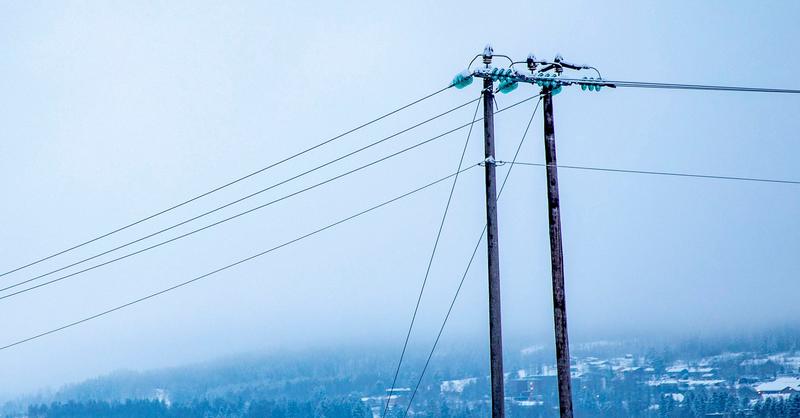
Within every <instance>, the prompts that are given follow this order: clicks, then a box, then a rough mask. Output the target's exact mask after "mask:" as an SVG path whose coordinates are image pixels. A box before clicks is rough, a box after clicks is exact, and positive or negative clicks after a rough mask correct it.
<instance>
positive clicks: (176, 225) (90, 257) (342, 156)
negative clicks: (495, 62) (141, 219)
mask: <svg viewBox="0 0 800 418" xmlns="http://www.w3.org/2000/svg"><path fill="white" fill-rule="evenodd" d="M474 102H475V100H470V101H468V102H466V103H463V104H461V105H458V106H456V107H453V108H451V109H448V110H447V111H445V112H442V113H440V114H438V115H435V116H433V117H431V118H428V119H426V120H424V121H422V122H419V123H417V124H415V125H412V126H410V127H408V128H405V129H402V130H400V131H398V132H395V133H393V134H391V135H389V136H386V137H383V138H381V139H379V140H377V141H374V142H372V143H369V144H367V145H365V146H363V147H361V148H358V149H356V150H355V151H351V152H348V153H346V154H343V155H340V156H339V157H337V158H334V159H333V160H329V161H327V162H325V163H323V164H320V165H317V166H315V167H313V168H311V169H308V170H306V171H303V172H301V173H300V174H297V175H294V176H292V177H289V178H287V179H285V180H282V181H279V182H277V183H274V184H272V185H270V186H267V187H265V188H263V189H260V190H257V191H255V192H253V193H250V194H248V195H246V196H244V197H241V198H239V199H236V200H234V201H232V202H228V203H226V204H224V205H221V206H217V207H216V208H214V209H211V210H209V211H206V212H203V213H201V214H199V215H197V216H194V217H191V218H189V219H186V220H184V221H181V222H178V223H176V224H173V225H171V226H168V227H166V228H163V229H160V230H158V231H156V232H153V233H151V234H148V235H145V236H143V237H141V238H138V239H135V240H133V241H129V242H127V243H125V244H122V245H119V246H117V247H114V248H111V249H110V250H106V251H103V252H100V253H98V254H95V255H92V256H89V257H86V258H83V259H81V260H78V261H76V262H74V263H71V264H68V265H66V266H63V267H59V268H57V269H55V270H51V271H48V272H46V273H43V274H40V275H38V276H35V277H32V278H30V279H27V280H24V281H21V282H19V283H16V284H13V285H11V286H8V287H5V288H2V289H0V291H5V290H8V289H11V288H14V287H17V286H19V285H21V284H25V283H29V282H31V281H34V280H37V279H41V278H43V277H47V276H49V275H51V274H54V273H58V272H60V271H64V270H66V269H68V268H70V267H74V266H77V265H79V264H83V263H85V262H87V261H90V260H94V259H95V258H98V257H101V256H104V255H106V254H109V253H112V252H114V251H117V250H119V249H122V248H125V247H128V246H130V245H133V244H136V243H138V242H141V241H144V240H146V239H148V238H151V237H154V236H156V235H160V234H162V233H164V232H167V231H169V230H172V229H175V228H177V227H179V226H182V225H185V224H187V223H189V222H192V221H195V220H197V219H200V218H203V217H205V216H208V215H211V214H213V213H215V212H218V211H220V210H222V209H225V208H227V207H229V206H232V205H235V204H237V203H240V202H243V201H245V200H247V199H250V198H253V197H255V196H258V195H260V194H262V193H264V192H267V191H269V190H272V189H274V188H276V187H278V186H282V185H284V184H286V183H289V182H290V181H293V180H296V179H299V178H301V177H303V176H306V175H308V174H310V173H313V172H315V171H318V170H321V169H322V168H325V167H327V166H329V165H331V164H334V163H336V162H339V161H341V160H344V159H346V158H348V157H351V156H353V155H355V154H358V153H360V152H363V151H365V150H367V149H369V148H372V147H374V146H376V145H379V144H381V143H383V142H386V141H388V140H390V139H393V138H395V137H397V136H399V135H401V134H404V133H406V132H409V131H411V130H413V129H415V128H418V127H420V126H422V125H424V124H427V123H429V122H432V121H434V120H436V119H438V118H441V117H443V116H445V115H448V114H450V113H452V112H455V111H456V110H458V109H461V108H463V107H464V106H467V105H469V104H471V103H474ZM466 126H467V125H463V126H461V127H460V128H457V129H461V128H464V127H466ZM457 129H456V130H457ZM442 136H444V135H442Z"/></svg>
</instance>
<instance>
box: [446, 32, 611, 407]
mask: <svg viewBox="0 0 800 418" xmlns="http://www.w3.org/2000/svg"><path fill="white" fill-rule="evenodd" d="M480 56H481V55H478V56H476V57H475V59H477V58H478V57H480ZM482 56H483V63H484V67H483V68H476V69H475V70H474V71H470V70H469V68H468V69H467V70H464V71H462V72H461V73H459V74H457V75H456V76H455V78H454V79H453V86H454V87H456V88H459V89H462V88H465V87H466V86H468V85H470V84H471V83H472V79H473V78H482V79H483V127H484V132H485V139H486V141H485V149H486V160H485V164H484V165H485V168H486V227H487V232H488V250H489V338H490V349H491V355H490V357H491V372H492V417H493V418H498V417H503V414H504V395H503V341H502V332H501V328H500V264H499V251H498V247H497V194H496V179H495V156H494V113H493V105H494V82H495V81H498V82H499V84H498V87H497V90H498V91H499V92H501V93H510V92H512V91H514V90H515V89H516V88H517V85H518V84H519V83H526V84H531V85H538V86H540V87H541V88H542V90H541V98H542V101H543V102H544V103H543V104H544V146H545V160H546V163H547V206H548V218H549V222H550V260H551V272H552V276H553V277H552V279H553V322H554V326H555V337H556V368H557V370H558V401H559V409H560V411H561V418H572V416H573V415H572V383H571V376H570V358H569V338H568V336H567V306H566V297H565V292H564V257H563V249H562V245H561V209H560V206H559V198H558V167H557V162H556V135H555V128H554V126H553V95H555V94H558V93H559V92H561V89H562V87H563V86H570V85H579V86H580V87H581V90H589V91H600V88H601V87H612V88H613V87H616V85H615V84H614V82H606V81H605V80H603V79H602V78H601V77H600V73H599V71H597V70H596V69H595V68H594V67H591V66H588V65H577V64H571V63H569V62H566V61H564V59H563V58H562V57H561V55H556V57H555V58H554V59H553V61H542V60H539V59H537V58H536V57H535V56H534V55H533V54H530V55H528V58H527V60H526V61H524V62H525V63H526V64H527V67H528V70H529V71H530V75H525V74H523V73H521V72H519V71H518V70H517V69H515V68H514V64H521V63H522V62H523V61H518V62H514V61H513V60H512V59H511V58H509V57H507V56H503V57H504V58H508V59H509V61H512V64H511V65H510V66H508V67H506V68H501V67H492V66H491V63H492V56H493V51H492V47H491V46H487V47H486V49H484V51H483V55H482ZM473 61H474V60H473ZM471 64H472V63H470V66H471ZM564 69H569V70H575V71H581V70H594V71H597V75H598V77H597V78H596V79H595V78H588V77H583V78H582V79H576V78H564V77H562V73H563V71H564Z"/></svg>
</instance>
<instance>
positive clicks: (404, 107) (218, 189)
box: [0, 84, 453, 277]
mask: <svg viewBox="0 0 800 418" xmlns="http://www.w3.org/2000/svg"><path fill="white" fill-rule="evenodd" d="M451 87H453V85H452V84H450V85H449V86H447V87H445V88H442V89H439V90H437V91H435V92H433V93H430V94H428V95H426V96H423V97H421V98H419V99H416V100H414V101H412V102H411V103H408V104H406V105H403V106H400V107H398V108H397V109H394V110H392V111H391V112H388V113H385V114H383V115H381V116H378V117H377V118H375V119H372V120H370V121H368V122H365V123H363V124H361V125H359V126H356V127H355V128H352V129H350V130H348V131H345V132H343V133H341V134H338V135H336V136H334V137H332V138H330V139H327V140H325V141H323V142H320V143H319V144H316V145H314V146H312V147H310V148H306V149H304V150H302V151H300V152H297V153H295V154H292V155H290V156H288V157H286V158H284V159H282V160H280V161H277V162H274V163H272V164H270V165H268V166H266V167H262V168H260V169H258V170H256V171H253V172H251V173H249V174H246V175H244V176H242V177H239V178H237V179H234V180H231V181H229V182H227V183H225V184H223V185H221V186H217V187H215V188H213V189H211V190H209V191H207V192H203V193H201V194H199V195H196V196H194V197H192V198H190V199H188V200H185V201H183V202H181V203H178V204H175V205H173V206H170V207H168V208H166V209H163V210H160V211H158V212H156V213H154V214H152V215H149V216H146V217H144V218H141V219H138V220H136V221H133V222H131V223H129V224H126V225H124V226H121V227H119V228H117V229H114V230H112V231H109V232H106V233H104V234H101V235H98V236H96V237H94V238H92V239H89V240H87V241H83V242H81V243H79V244H75V245H73V246H71V247H69V248H66V249H64V250H60V251H57V252H55V253H53V254H50V255H48V256H45V257H42V258H39V259H36V260H34V261H31V262H29V263H27V264H25V265H22V266H19V267H16V268H13V269H11V270H8V271H6V272H3V273H0V277H3V276H6V275H9V274H11V273H14V272H16V271H19V270H22V269H25V268H28V267H31V266H34V265H36V264H39V263H41V262H43V261H47V260H49V259H51V258H53V257H57V256H59V255H61V254H64V253H66V252H69V251H72V250H75V249H77V248H80V247H83V246H84V245H88V244H91V243H93V242H95V241H98V240H100V239H103V238H105V237H108V236H110V235H113V234H116V233H117V232H121V231H123V230H126V229H128V228H130V227H133V226H135V225H138V224H140V223H142V222H145V221H148V220H150V219H153V218H155V217H157V216H160V215H163V214H165V213H167V212H170V211H172V210H175V209H177V208H179V207H182V206H185V205H187V204H189V203H191V202H194V201H195V200H198V199H200V198H203V197H205V196H208V195H210V194H212V193H215V192H218V191H220V190H222V189H224V188H226V187H229V186H232V185H234V184H236V183H239V182H241V181H243V180H245V179H248V178H250V177H253V176H255V175H257V174H259V173H262V172H264V171H266V170H269V169H271V168H273V167H276V166H278V165H280V164H283V163H285V162H287V161H290V160H292V159H294V158H297V157H299V156H301V155H303V154H306V153H308V152H310V151H313V150H315V149H317V148H319V147H322V146H324V145H327V144H329V143H331V142H333V141H336V140H337V139H339V138H342V137H344V136H346V135H349V134H351V133H353V132H356V131H358V130H360V129H363V128H365V127H367V126H369V125H372V124H373V123H376V122H379V121H381V120H383V119H385V118H387V117H389V116H391V115H394V114H395V113H398V112H400V111H402V110H405V109H407V108H409V107H411V106H414V105H415V104H418V103H420V102H422V101H425V100H427V99H430V98H431V97H434V96H436V95H437V94H439V93H442V92H444V91H446V90H448V89H449V88H451Z"/></svg>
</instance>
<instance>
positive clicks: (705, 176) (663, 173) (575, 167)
mask: <svg viewBox="0 0 800 418" xmlns="http://www.w3.org/2000/svg"><path fill="white" fill-rule="evenodd" d="M499 162H500V163H503V161H499ZM515 164H517V165H525V166H535V167H545V166H546V164H544V163H529V162H519V161H518V162H516V163H515ZM558 168H566V169H570V170H588V171H605V172H609V173H625V174H647V175H654V176H671V177H694V178H700V179H713V180H734V181H750V182H759V183H779V184H800V181H799V180H783V179H770V178H758V177H736V176H717V175H710V174H694V173H678V172H669V171H647V170H625V169H619V168H605V167H590V166H579V165H564V164H559V165H558Z"/></svg>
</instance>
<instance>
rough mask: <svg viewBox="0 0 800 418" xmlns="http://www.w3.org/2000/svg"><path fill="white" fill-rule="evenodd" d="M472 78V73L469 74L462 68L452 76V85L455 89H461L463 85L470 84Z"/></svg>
mask: <svg viewBox="0 0 800 418" xmlns="http://www.w3.org/2000/svg"><path fill="white" fill-rule="evenodd" d="M472 79H473V77H472V74H470V72H469V71H467V70H464V71H462V72H460V73H458V74H456V76H455V77H453V87H455V88H457V89H463V88H464V87H467V86H468V85H470V84H472Z"/></svg>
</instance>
